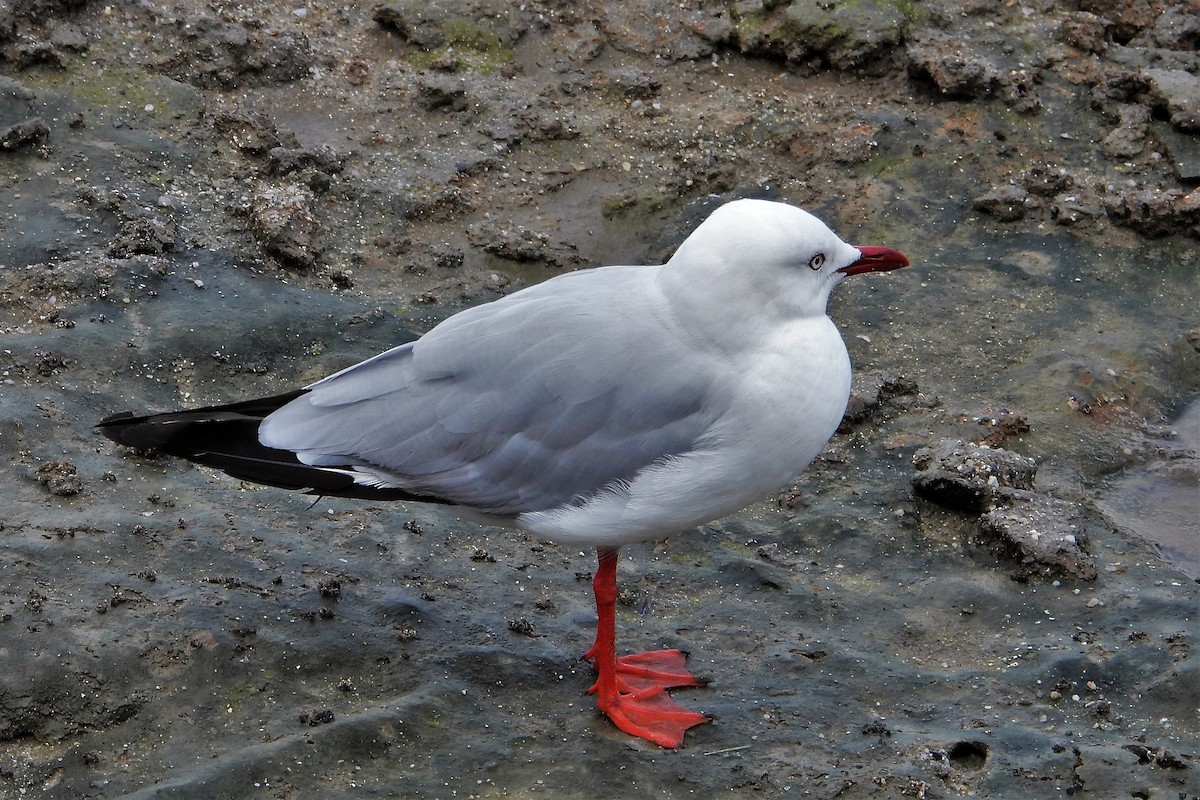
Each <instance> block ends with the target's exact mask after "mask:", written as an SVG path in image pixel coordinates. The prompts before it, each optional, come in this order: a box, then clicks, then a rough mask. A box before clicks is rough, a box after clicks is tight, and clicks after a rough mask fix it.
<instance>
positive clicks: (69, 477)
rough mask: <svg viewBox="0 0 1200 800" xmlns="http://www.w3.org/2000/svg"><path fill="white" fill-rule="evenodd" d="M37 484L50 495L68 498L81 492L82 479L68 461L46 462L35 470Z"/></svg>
mask: <svg viewBox="0 0 1200 800" xmlns="http://www.w3.org/2000/svg"><path fill="white" fill-rule="evenodd" d="M36 477H37V482H38V483H40V484H42V485H43V486H45V487H46V490H47V491H48V492H50V494H53V495H57V496H59V497H70V496H72V495H76V494H79V493H80V492H82V491H83V479H82V478H80V476H79V474H78V470H77V469H76V468H75V465H74V464H72V463H71V462H69V461H46V462H44V463H42V464H40V465H38V468H37V473H36Z"/></svg>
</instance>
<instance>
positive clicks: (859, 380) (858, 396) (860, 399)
mask: <svg viewBox="0 0 1200 800" xmlns="http://www.w3.org/2000/svg"><path fill="white" fill-rule="evenodd" d="M919 402H920V389H919V388H918V387H917V384H916V382H915V381H912V380H909V379H908V378H905V377H903V376H901V375H888V374H885V373H880V372H870V371H868V372H861V373H860V372H856V373H854V378H853V380H852V382H851V385H850V400H849V401H848V402H847V404H846V413H845V415H844V416H843V417H842V422H841V424H840V425H839V426H838V431H839V432H841V433H846V432H847V431H849V430H851V429H852V428H853V427H854V426H856V425H858V424H860V423H863V422H866V421H867V420H869V419H873V418H878V416H879V415H881V414H882V413H884V411H885V409H886V408H887V407H889V406H890V407H893V408H899V409H902V408H907V407H911V406H912V405H913V404H915V403H919Z"/></svg>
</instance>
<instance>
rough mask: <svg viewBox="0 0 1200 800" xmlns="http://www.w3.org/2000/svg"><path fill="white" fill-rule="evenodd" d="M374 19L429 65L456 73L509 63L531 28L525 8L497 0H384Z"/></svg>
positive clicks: (378, 7)
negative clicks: (418, 53)
mask: <svg viewBox="0 0 1200 800" xmlns="http://www.w3.org/2000/svg"><path fill="white" fill-rule="evenodd" d="M373 17H374V19H375V21H376V22H377V23H379V25H381V26H382V27H384V28H386V29H388V30H394V31H395V32H396V33H398V34H399V35H400V38H401V39H403V40H404V41H405V42H407V43H408V44H410V45H412V46H413V47H415V48H418V49H419V50H420V51H421V52H423V53H424V54H426V55H425V56H423V60H425V61H427V62H428V63H429V64H430V66H434V67H437V68H439V69H445V70H450V71H455V72H457V71H469V72H490V71H492V70H495V69H497V68H499V67H501V66H503V65H506V64H508V63H510V62H511V61H512V60H513V58H514V55H515V53H514V51H513V49H512V48H513V46H514V45H515V44H516V43H517V40H518V39H520V37H521V35H522V33H523V32H524V31H525V30H526V29H527V28H528V27H529V26H530V17H529V14H528V11H527V7H526V6H524V5H521V6H519V7H517V6H513V5H511V4H508V3H503V2H497V1H496V0H448V1H447V2H439V3H427V2H422V1H421V0H389V2H386V3H383V4H381V5H379V6H377V7H376V8H375V10H374V12H373Z"/></svg>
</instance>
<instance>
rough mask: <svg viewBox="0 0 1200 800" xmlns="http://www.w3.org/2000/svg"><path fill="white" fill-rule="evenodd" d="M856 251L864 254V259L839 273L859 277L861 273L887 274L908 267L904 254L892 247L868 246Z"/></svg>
mask: <svg viewBox="0 0 1200 800" xmlns="http://www.w3.org/2000/svg"><path fill="white" fill-rule="evenodd" d="M856 249H857V250H858V252H860V253H862V258H860V259H858V261H855V262H854V263H853V264H851V265H850V266H847V267H842V268H841V269H839V270H838V272H844V273H846V274H847V275H857V274H859V273H860V272H887V271H888V270H893V269H900V268H901V267H907V266H908V259H907V258H905V257H904V254H903V253H899V252H897V251H895V250H893V249H892V248H890V247H871V246H866V247H856Z"/></svg>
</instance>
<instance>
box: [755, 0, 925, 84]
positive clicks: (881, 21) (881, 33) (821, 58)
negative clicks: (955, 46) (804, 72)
mask: <svg viewBox="0 0 1200 800" xmlns="http://www.w3.org/2000/svg"><path fill="white" fill-rule="evenodd" d="M764 5H765V6H767V7H769V6H770V5H771V4H764ZM907 27H908V20H907V19H906V18H905V16H904V14H903V13H902V12H901V10H900V6H899V4H896V3H884V2H878V1H877V0H864V2H857V3H808V2H794V3H791V4H789V5H788V6H787V7H786V8H783V10H782V12H778V11H776V12H773V13H772V12H767V11H765V10H764V9H755V10H754V11H752V12H751V13H749V14H745V15H744V16H743V18H742V21H741V24H740V25H739V26H738V29H739V32H740V37H741V46H742V49H743V51H745V52H766V53H774V54H778V55H782V56H784V57H785V58H786V59H788V60H789V61H795V62H799V63H810V64H822V63H824V64H828V65H830V66H832V67H833V68H835V69H840V70H858V69H866V70H868V71H876V72H878V71H882V70H883V69H884V68H885V66H886V61H887V55H888V54H889V53H890V52H891V51H893V50H895V49H896V48H898V47H900V46H901V45H903V43H904V38H905V34H906V32H907Z"/></svg>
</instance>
